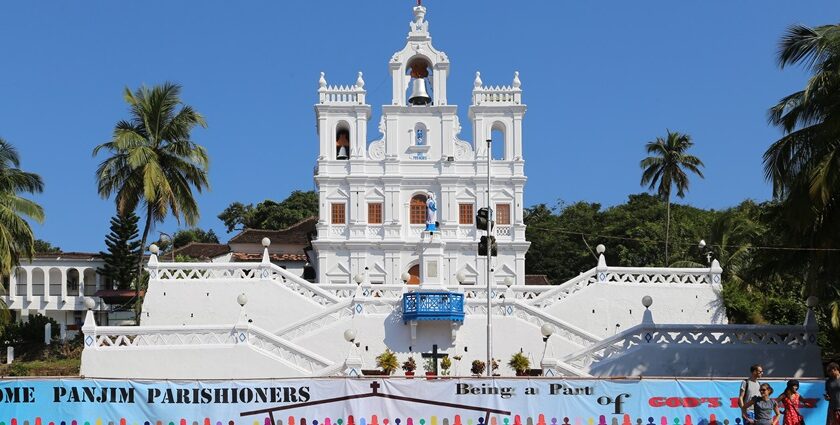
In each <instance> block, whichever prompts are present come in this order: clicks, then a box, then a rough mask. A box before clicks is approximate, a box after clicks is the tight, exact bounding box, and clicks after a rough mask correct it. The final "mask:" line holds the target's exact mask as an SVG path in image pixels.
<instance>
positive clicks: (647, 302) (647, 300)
mask: <svg viewBox="0 0 840 425" xmlns="http://www.w3.org/2000/svg"><path fill="white" fill-rule="evenodd" d="M642 305H643V306H645V308H649V307H650V306H652V305H653V297H651V296H650V295H645V296H644V297H642Z"/></svg>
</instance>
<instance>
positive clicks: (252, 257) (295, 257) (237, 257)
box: [232, 252, 307, 263]
mask: <svg viewBox="0 0 840 425" xmlns="http://www.w3.org/2000/svg"><path fill="white" fill-rule="evenodd" d="M268 257H269V259H270V260H271V261H272V262H274V261H307V260H306V255H304V254H268ZM232 260H233V261H242V262H249V263H252V262H255V261H260V260H262V254H248V253H245V252H234V253H233V256H232Z"/></svg>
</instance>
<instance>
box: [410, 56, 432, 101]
mask: <svg viewBox="0 0 840 425" xmlns="http://www.w3.org/2000/svg"><path fill="white" fill-rule="evenodd" d="M406 73H407V74H408V75H409V76H410V77H411V78H410V79H409V82H408V95H407V97H406V99H407V100H408V104H409V105H431V104H432V84H431V73H432V65H431V63H429V61H428V60H427V59H426V58H424V57H421V56H416V57H414V58H412V59H411V60H409V61H408V66H406Z"/></svg>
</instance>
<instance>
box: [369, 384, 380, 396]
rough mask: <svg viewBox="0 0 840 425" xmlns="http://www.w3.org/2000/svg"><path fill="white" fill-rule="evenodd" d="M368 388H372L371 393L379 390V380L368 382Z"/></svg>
mask: <svg viewBox="0 0 840 425" xmlns="http://www.w3.org/2000/svg"><path fill="white" fill-rule="evenodd" d="M370 389H372V390H373V393H374V394H376V393H377V392H378V390H379V382H376V381H373V382H371V383H370Z"/></svg>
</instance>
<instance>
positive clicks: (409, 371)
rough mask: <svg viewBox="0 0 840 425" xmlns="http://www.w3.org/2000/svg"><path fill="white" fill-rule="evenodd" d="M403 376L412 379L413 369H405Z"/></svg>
mask: <svg viewBox="0 0 840 425" xmlns="http://www.w3.org/2000/svg"><path fill="white" fill-rule="evenodd" d="M405 378H406V379H414V371H413V370H407V371H405Z"/></svg>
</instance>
